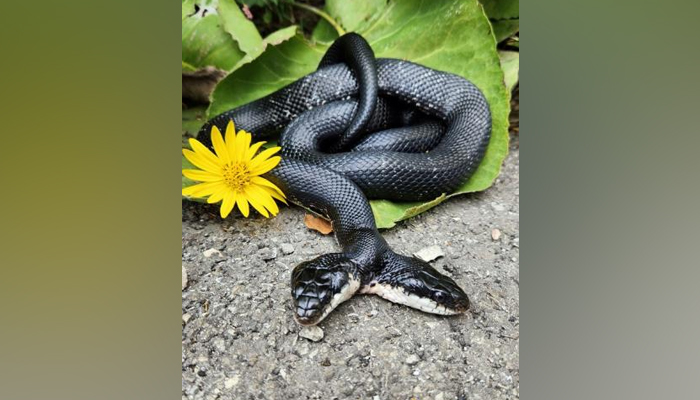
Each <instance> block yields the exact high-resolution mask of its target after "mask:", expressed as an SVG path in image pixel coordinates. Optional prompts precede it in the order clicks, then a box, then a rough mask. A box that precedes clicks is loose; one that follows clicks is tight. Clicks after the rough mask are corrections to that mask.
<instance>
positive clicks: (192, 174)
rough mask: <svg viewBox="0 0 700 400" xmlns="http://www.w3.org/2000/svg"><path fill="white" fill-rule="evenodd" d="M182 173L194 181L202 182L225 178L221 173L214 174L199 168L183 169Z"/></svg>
mask: <svg viewBox="0 0 700 400" xmlns="http://www.w3.org/2000/svg"><path fill="white" fill-rule="evenodd" d="M182 175H185V176H186V177H188V178H190V179H192V180H193V181H200V182H217V181H221V180H223V177H222V176H221V175H218V174H213V173H211V172H207V171H200V170H198V169H183V170H182Z"/></svg>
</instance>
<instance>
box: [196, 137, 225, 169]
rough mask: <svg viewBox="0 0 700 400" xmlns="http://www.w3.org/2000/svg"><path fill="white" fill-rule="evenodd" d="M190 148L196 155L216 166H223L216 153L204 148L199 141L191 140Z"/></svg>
mask: <svg viewBox="0 0 700 400" xmlns="http://www.w3.org/2000/svg"><path fill="white" fill-rule="evenodd" d="M190 147H192V150H194V152H195V153H197V154H199V155H200V156H202V157H204V158H205V159H206V160H207V161H209V162H212V163H214V164H216V165H223V164H222V163H221V160H219V159H218V158H217V157H216V155H214V153H212V152H211V150H209V149H208V148H207V147H206V146H204V145H203V144H202V143H201V142H200V141H199V140H197V139H190Z"/></svg>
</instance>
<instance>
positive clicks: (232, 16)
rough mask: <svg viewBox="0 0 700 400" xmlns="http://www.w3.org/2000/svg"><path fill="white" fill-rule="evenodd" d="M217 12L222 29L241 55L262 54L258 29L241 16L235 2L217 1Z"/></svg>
mask: <svg viewBox="0 0 700 400" xmlns="http://www.w3.org/2000/svg"><path fill="white" fill-rule="evenodd" d="M217 10H218V11H219V16H220V18H221V23H222V26H223V29H224V30H225V31H226V32H228V33H229V34H230V35H231V37H232V38H233V40H235V41H236V43H237V44H238V48H239V49H240V50H241V51H242V52H243V53H245V54H246V55H254V56H257V55H258V54H260V53H262V52H263V49H264V46H263V39H262V36H260V32H258V28H256V27H255V24H253V21H250V20H249V19H248V18H246V17H245V15H243V12H242V11H241V9H240V8H239V7H238V5H237V4H236V2H235V1H233V0H219V6H218V7H217Z"/></svg>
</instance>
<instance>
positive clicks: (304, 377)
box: [182, 137, 520, 400]
mask: <svg viewBox="0 0 700 400" xmlns="http://www.w3.org/2000/svg"><path fill="white" fill-rule="evenodd" d="M517 147H518V139H517V137H515V138H512V140H511V150H510V154H509V156H508V158H507V159H506V161H505V163H504V167H503V170H502V172H501V175H500V177H499V178H498V180H497V182H496V183H495V185H494V186H493V187H491V188H490V189H488V190H487V191H485V192H483V193H478V194H474V195H466V196H461V197H457V198H454V199H451V200H450V201H448V202H446V203H443V204H442V205H440V206H438V207H436V208H434V209H432V210H430V211H428V212H426V213H424V214H422V215H420V216H418V217H416V218H413V219H411V220H409V221H404V222H402V223H400V224H399V225H397V226H396V227H395V228H393V229H391V230H389V231H385V232H384V237H385V238H386V240H387V241H388V242H389V244H390V245H391V246H392V248H393V249H394V250H395V251H396V252H398V253H401V254H412V253H414V252H416V251H418V250H420V249H422V248H424V247H428V246H432V245H439V246H440V247H441V248H442V250H443V251H444V253H445V256H444V257H442V258H439V259H437V260H435V261H433V262H432V264H433V266H434V267H436V268H437V269H438V270H440V271H441V272H443V273H446V274H447V275H449V276H451V277H452V278H453V279H454V280H455V281H457V283H458V284H459V285H460V286H461V287H462V288H464V289H465V291H466V292H467V294H469V297H470V299H471V301H472V309H471V311H470V312H469V313H468V314H467V315H463V316H456V317H441V316H436V315H431V314H425V313H422V312H420V311H417V310H413V309H410V308H408V307H404V306H400V305H396V304H393V303H390V302H388V301H385V300H383V299H382V298H380V297H377V296H370V295H357V296H355V297H353V298H351V299H350V300H348V301H347V302H345V303H344V304H342V305H341V306H340V307H339V308H338V309H336V310H335V311H333V312H332V313H331V314H330V315H329V316H328V317H327V318H326V319H325V320H324V321H323V322H321V324H320V325H319V326H320V328H321V329H322V330H323V335H324V336H323V338H322V339H321V340H320V341H318V342H313V341H311V340H309V339H307V338H305V337H302V336H300V331H301V327H300V326H299V325H297V324H296V323H295V322H294V319H293V317H292V308H291V297H290V283H289V280H290V272H291V270H292V268H294V266H295V265H297V264H298V263H300V262H301V261H304V260H308V259H311V258H313V257H316V256H318V255H320V254H323V253H328V252H333V251H337V249H338V247H337V245H336V243H335V240H334V238H333V237H332V236H322V235H320V234H319V233H317V232H314V231H310V230H308V229H307V228H306V227H305V226H304V224H303V217H304V213H303V211H302V210H301V209H299V208H296V207H294V208H284V209H283V210H282V212H281V213H280V214H279V216H277V217H276V218H273V219H270V220H266V219H264V218H262V217H256V218H249V219H243V218H240V217H229V218H228V219H227V220H225V221H222V220H221V219H220V217H219V216H218V209H217V207H214V206H209V205H203V204H196V203H189V202H183V210H182V266H183V267H184V269H185V270H186V272H187V280H188V282H187V286H186V287H185V288H184V289H183V291H182V313H183V316H182V319H183V328H182V398H183V399H371V400H376V399H382V400H384V399H421V400H422V399H436V400H441V399H442V400H448V399H516V398H519V386H520V373H519V357H518V353H519V324H520V308H519V283H520V273H519V257H520V255H519V177H518V174H519V150H518V148H517ZM494 229H498V230H499V231H500V232H501V235H500V237H498V233H497V232H496V233H495V235H494ZM494 237H498V238H497V239H494ZM302 335H304V336H306V335H305V334H304V333H302Z"/></svg>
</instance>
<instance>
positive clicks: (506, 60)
mask: <svg viewBox="0 0 700 400" xmlns="http://www.w3.org/2000/svg"><path fill="white" fill-rule="evenodd" d="M498 57H499V58H500V59H501V68H502V69H503V79H504V81H505V84H506V90H508V91H509V92H512V91H513V88H514V87H515V85H516V84H517V83H518V73H519V70H520V53H519V52H517V51H499V52H498Z"/></svg>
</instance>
